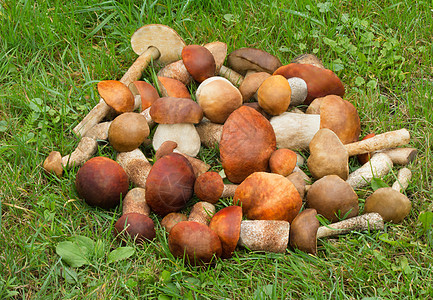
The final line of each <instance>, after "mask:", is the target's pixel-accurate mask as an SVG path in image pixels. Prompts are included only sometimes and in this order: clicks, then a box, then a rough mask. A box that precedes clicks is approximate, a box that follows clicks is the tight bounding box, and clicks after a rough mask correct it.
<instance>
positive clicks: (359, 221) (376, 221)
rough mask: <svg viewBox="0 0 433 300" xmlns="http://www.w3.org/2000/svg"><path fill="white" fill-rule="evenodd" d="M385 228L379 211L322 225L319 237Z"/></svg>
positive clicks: (318, 233)
mask: <svg viewBox="0 0 433 300" xmlns="http://www.w3.org/2000/svg"><path fill="white" fill-rule="evenodd" d="M383 228H384V222H383V218H382V217H381V216H380V215H379V214H378V213H368V214H364V215H360V216H357V217H353V218H349V219H346V220H344V221H341V222H337V223H333V224H330V225H326V226H321V227H319V229H317V238H318V239H320V238H324V237H332V236H337V235H340V234H346V233H349V232H352V231H365V230H383Z"/></svg>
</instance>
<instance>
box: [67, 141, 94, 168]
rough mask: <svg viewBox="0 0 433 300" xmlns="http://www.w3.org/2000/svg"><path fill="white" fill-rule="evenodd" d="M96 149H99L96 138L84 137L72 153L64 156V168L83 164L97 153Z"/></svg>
mask: <svg viewBox="0 0 433 300" xmlns="http://www.w3.org/2000/svg"><path fill="white" fill-rule="evenodd" d="M96 150H98V142H97V141H96V140H95V139H92V138H89V137H83V138H82V139H81V141H80V142H79V143H78V146H77V148H76V149H75V150H74V151H73V152H72V153H71V154H69V155H66V156H63V157H62V166H63V167H64V168H70V167H73V166H81V165H82V164H84V163H85V162H86V161H87V160H89V159H90V158H91V157H92V156H93V154H95V152H96Z"/></svg>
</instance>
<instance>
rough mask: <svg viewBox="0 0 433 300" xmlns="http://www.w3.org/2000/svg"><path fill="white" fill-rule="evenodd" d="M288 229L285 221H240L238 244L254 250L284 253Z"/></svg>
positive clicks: (288, 226) (287, 239)
mask: <svg viewBox="0 0 433 300" xmlns="http://www.w3.org/2000/svg"><path fill="white" fill-rule="evenodd" d="M289 229H290V224H289V222H287V221H275V220H247V221H242V223H241V232H240V237H239V241H238V245H239V246H242V247H246V248H248V249H250V250H254V251H265V252H275V253H284V252H286V248H287V245H288V243H289Z"/></svg>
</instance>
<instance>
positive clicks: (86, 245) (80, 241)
mask: <svg viewBox="0 0 433 300" xmlns="http://www.w3.org/2000/svg"><path fill="white" fill-rule="evenodd" d="M71 241H73V242H75V243H76V244H77V245H78V246H79V247H80V248H81V249H83V252H84V253H85V254H86V255H87V254H93V253H94V251H95V242H94V241H93V240H92V239H91V238H88V237H87V236H82V235H77V236H74V237H73V238H72V239H71Z"/></svg>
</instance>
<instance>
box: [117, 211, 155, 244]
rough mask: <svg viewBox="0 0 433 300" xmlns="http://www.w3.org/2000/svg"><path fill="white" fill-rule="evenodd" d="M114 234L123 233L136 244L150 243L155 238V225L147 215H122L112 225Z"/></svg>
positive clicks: (133, 213)
mask: <svg viewBox="0 0 433 300" xmlns="http://www.w3.org/2000/svg"><path fill="white" fill-rule="evenodd" d="M114 233H115V234H117V235H119V234H121V233H125V234H127V235H129V236H131V237H132V238H134V241H135V242H136V243H143V242H146V241H151V240H153V239H154V238H155V237H156V232H155V224H154V223H153V221H152V219H151V218H150V217H149V216H148V215H144V214H140V213H135V212H132V213H127V214H123V215H122V216H121V217H120V218H119V219H118V220H117V222H116V223H115V224H114Z"/></svg>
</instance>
